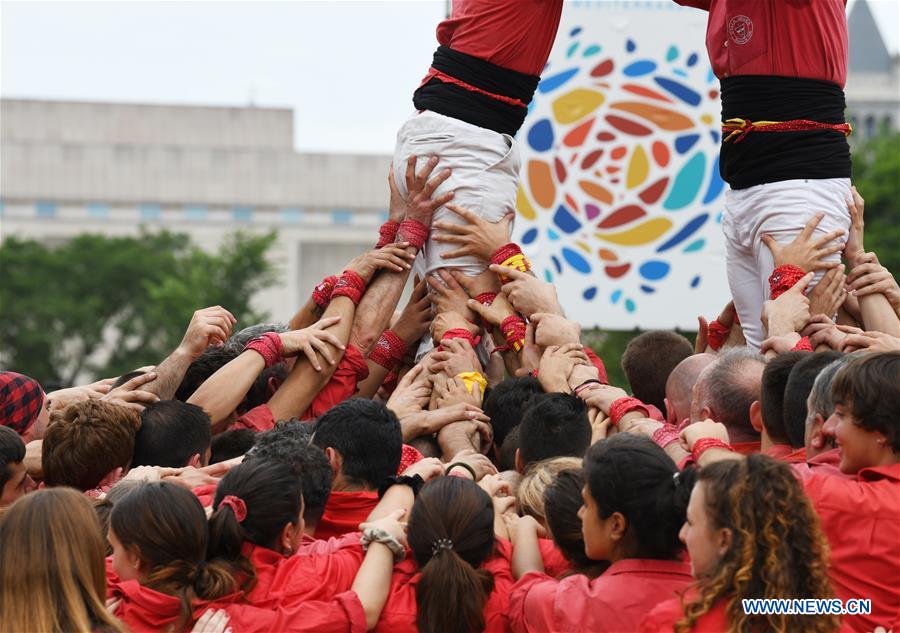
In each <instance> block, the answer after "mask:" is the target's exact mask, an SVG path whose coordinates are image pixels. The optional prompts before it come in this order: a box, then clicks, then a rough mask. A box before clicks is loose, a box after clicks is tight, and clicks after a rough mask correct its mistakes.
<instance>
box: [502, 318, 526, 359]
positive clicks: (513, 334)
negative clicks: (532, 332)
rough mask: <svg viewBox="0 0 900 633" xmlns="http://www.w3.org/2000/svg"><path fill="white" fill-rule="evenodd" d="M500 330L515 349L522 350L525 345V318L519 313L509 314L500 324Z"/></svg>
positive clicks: (507, 342)
mask: <svg viewBox="0 0 900 633" xmlns="http://www.w3.org/2000/svg"><path fill="white" fill-rule="evenodd" d="M500 331H501V332H502V333H503V337H504V338H505V339H506V344H507V345H509V347H510V348H511V349H512V350H513V351H516V352H518V351H520V350H521V349H522V348H523V347H525V319H523V318H522V317H520V316H518V315H513V316H508V317H506V318H505V319H503V322H502V323H501V324H500Z"/></svg>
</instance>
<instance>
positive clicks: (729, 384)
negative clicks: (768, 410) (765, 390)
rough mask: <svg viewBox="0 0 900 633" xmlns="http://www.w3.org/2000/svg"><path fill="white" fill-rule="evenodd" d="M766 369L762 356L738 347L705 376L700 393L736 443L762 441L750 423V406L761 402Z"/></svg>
mask: <svg viewBox="0 0 900 633" xmlns="http://www.w3.org/2000/svg"><path fill="white" fill-rule="evenodd" d="M765 366H766V361H765V358H764V357H763V356H760V355H759V354H758V353H756V352H754V351H753V350H751V349H748V348H746V347H736V348H732V349H729V350H726V351H724V352H722V353H720V354H719V358H718V360H716V362H714V363H713V364H712V365H710V366H709V368H708V369H707V370H706V371H705V372H704V373H703V374H702V378H701V379H700V380H701V389H702V393H703V394H704V396H705V400H706V403H707V405H708V406H709V408H710V409H711V410H712V413H713V417H714V418H715V421H716V422H721V423H722V424H724V425H725V426H726V427H727V428H728V433H729V435H730V436H731V439H732V440H733V441H736V442H748V441H751V440H758V439H759V433H758V432H757V431H756V429H754V428H753V425H752V424H751V423H750V405H752V404H753V402H754V401H756V400H759V393H760V390H761V389H762V387H761V385H762V380H761V377H762V372H763V370H764V369H765ZM757 372H758V373H759V377H757V375H756V374H757Z"/></svg>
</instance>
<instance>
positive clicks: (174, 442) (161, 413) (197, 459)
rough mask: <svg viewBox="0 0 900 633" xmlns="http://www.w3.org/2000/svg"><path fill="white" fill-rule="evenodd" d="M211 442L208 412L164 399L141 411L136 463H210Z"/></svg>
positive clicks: (178, 465)
mask: <svg viewBox="0 0 900 633" xmlns="http://www.w3.org/2000/svg"><path fill="white" fill-rule="evenodd" d="M211 441H212V430H211V427H210V420H209V415H208V414H207V413H206V411H204V410H203V409H201V408H200V407H198V406H197V405H195V404H188V403H186V402H181V401H179V400H160V401H159V402H157V403H155V404H151V405H147V407H146V408H145V409H144V411H143V412H142V413H141V428H140V430H139V431H138V432H137V435H136V436H135V438H134V461H133V465H134V466H166V467H169V468H181V467H183V466H193V467H194V468H200V467H201V466H206V465H207V464H208V463H209V445H210V442H211Z"/></svg>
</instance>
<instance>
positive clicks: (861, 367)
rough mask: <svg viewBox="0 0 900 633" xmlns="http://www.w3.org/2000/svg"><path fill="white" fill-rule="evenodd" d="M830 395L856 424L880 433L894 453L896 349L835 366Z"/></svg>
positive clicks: (898, 396) (899, 445) (899, 429)
mask: <svg viewBox="0 0 900 633" xmlns="http://www.w3.org/2000/svg"><path fill="white" fill-rule="evenodd" d="M831 395H832V398H833V399H834V404H836V405H837V404H841V405H844V406H846V407H848V408H849V409H850V412H851V413H852V414H853V417H854V418H856V422H857V424H858V425H859V426H860V427H862V428H863V429H865V430H867V431H878V432H880V433H882V434H883V435H884V436H885V438H886V440H887V444H888V446H891V447H892V448H893V450H894V453H897V452H900V416H898V414H897V412H898V411H900V352H885V353H881V354H864V355H862V356H860V357H858V358H854V359H853V360H851V361H850V362H848V363H847V364H846V365H844V366H843V367H842V368H841V369H840V370H838V372H837V375H836V376H835V377H834V382H833V383H832V385H831Z"/></svg>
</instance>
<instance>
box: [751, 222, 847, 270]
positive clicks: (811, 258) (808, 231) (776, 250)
mask: <svg viewBox="0 0 900 633" xmlns="http://www.w3.org/2000/svg"><path fill="white" fill-rule="evenodd" d="M824 217H825V214H824V213H817V214H816V215H815V217H813V218H812V219H811V220H810V221H809V222H807V223H806V226H805V227H803V230H802V231H800V235H798V236H797V237H796V238H794V241H793V242H791V243H790V244H785V245H782V244H779V243H778V242H777V241H776V240H775V238H774V237H772V236H771V235H763V236H762V241H763V243H764V244H765V245H766V246H768V247H769V250H770V251H772V256H773V257H774V258H775V266H776V267H778V266H784V265H792V266H796V267H797V268H800V269H801V270H802V271H803V272H809V271H811V270H820V269H823V268H835V267H836V266H838V264H840V262H828V261H825V258H827V257H828V256H829V255H834V254H835V253H840V252H841V251H842V250H844V245H843V244H842V243H840V242H838V243H836V244H833V245H831V246H829V243H830V242H832V241H834V240H837V239H838V238H840V237H843V236H844V234H845V232H844V231H843V230H841V229H838V230H835V231H832V232H831V233H827V234H825V235H824V236H823V237H821V238H818V239H817V238H814V237H813V233H814V232H815V230H816V227H817V226H819V222H821V221H822V218H824Z"/></svg>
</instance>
